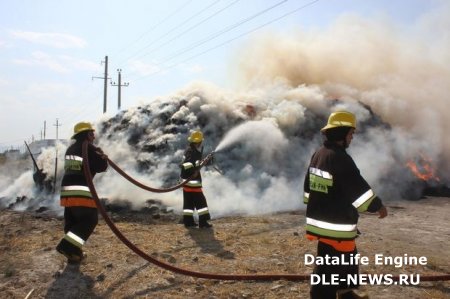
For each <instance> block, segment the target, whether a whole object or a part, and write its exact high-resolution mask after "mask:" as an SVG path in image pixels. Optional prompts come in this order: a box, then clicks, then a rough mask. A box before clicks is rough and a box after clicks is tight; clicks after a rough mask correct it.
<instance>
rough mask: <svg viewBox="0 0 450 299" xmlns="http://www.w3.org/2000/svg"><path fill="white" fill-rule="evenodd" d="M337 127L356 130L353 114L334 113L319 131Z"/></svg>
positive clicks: (345, 112)
mask: <svg viewBox="0 0 450 299" xmlns="http://www.w3.org/2000/svg"><path fill="white" fill-rule="evenodd" d="M338 127H352V128H354V129H356V117H355V115H354V114H353V113H351V112H348V111H336V112H333V113H331V114H330V117H328V123H327V125H326V126H325V127H323V128H322V129H321V130H320V131H321V132H323V131H325V130H328V129H331V128H338Z"/></svg>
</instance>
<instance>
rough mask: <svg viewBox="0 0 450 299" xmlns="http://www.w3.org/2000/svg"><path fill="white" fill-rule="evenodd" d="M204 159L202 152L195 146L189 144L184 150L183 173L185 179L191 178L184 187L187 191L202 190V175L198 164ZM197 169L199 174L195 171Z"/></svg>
mask: <svg viewBox="0 0 450 299" xmlns="http://www.w3.org/2000/svg"><path fill="white" fill-rule="evenodd" d="M201 160H202V153H201V152H200V151H198V150H197V149H196V148H195V147H194V146H191V145H190V146H189V147H188V148H187V149H186V151H185V152H184V157H183V162H182V163H181V165H180V167H181V174H180V176H181V177H182V178H183V179H187V178H191V180H189V182H187V183H186V185H185V187H184V188H183V190H184V191H187V192H202V176H201V174H200V171H197V170H198V168H197V167H198V166H199V165H200V162H201ZM196 171H197V174H196V175H195V176H194V177H192V175H194V173H195V172H196Z"/></svg>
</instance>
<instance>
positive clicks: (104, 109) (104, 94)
mask: <svg viewBox="0 0 450 299" xmlns="http://www.w3.org/2000/svg"><path fill="white" fill-rule="evenodd" d="M102 63H105V75H104V76H103V77H92V80H94V79H103V80H104V84H103V113H106V99H107V97H108V79H111V78H108V56H105V61H102Z"/></svg>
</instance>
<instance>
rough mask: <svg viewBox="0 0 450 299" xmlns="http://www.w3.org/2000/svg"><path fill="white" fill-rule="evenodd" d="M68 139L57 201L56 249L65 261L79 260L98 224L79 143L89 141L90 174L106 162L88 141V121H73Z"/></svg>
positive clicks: (90, 132)
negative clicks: (60, 221)
mask: <svg viewBox="0 0 450 299" xmlns="http://www.w3.org/2000/svg"><path fill="white" fill-rule="evenodd" d="M72 139H75V142H74V143H73V144H71V145H70V146H69V147H68V148H67V151H66V154H65V162H64V177H63V179H62V183H61V194H60V204H61V206H63V207H64V233H65V235H64V237H63V238H62V239H61V241H60V242H59V244H58V245H57V247H56V250H57V251H58V252H59V253H61V254H63V255H64V256H66V257H67V259H68V262H69V263H80V262H81V260H82V259H83V257H84V254H83V250H82V248H83V245H84V243H85V242H86V241H87V239H88V238H89V236H90V235H91V234H92V232H93V231H94V229H95V227H96V226H97V223H98V212H97V206H96V204H95V201H94V199H93V198H92V194H91V192H90V191H89V187H88V185H87V182H86V177H85V176H84V172H83V155H82V145H83V142H84V141H85V140H87V141H88V142H89V144H88V159H89V169H90V171H91V173H92V176H94V175H95V174H96V173H99V172H104V171H106V168H107V167H108V162H107V156H106V155H105V154H104V153H103V151H102V150H101V149H100V148H98V147H96V146H94V145H93V144H92V143H93V141H94V139H95V136H94V129H93V128H92V125H91V124H90V123H87V122H80V123H78V124H76V125H75V127H74V135H73V136H72Z"/></svg>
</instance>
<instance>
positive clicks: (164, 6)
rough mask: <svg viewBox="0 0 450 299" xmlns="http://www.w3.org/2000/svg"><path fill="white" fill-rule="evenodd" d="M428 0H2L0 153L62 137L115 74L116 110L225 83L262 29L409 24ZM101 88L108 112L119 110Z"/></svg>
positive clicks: (86, 115)
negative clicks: (348, 20)
mask: <svg viewBox="0 0 450 299" xmlns="http://www.w3.org/2000/svg"><path fill="white" fill-rule="evenodd" d="M439 3H440V1H430V0H411V1H409V0H403V1H401V0H390V1H384V0H366V1H363V0H318V1H314V0H309V1H308V0H296V1H294V0H291V1H287V0H285V1H283V0H259V1H258V0H219V1H218V0H191V1H189V0H167V1H151V0H130V1H97V0H94V1H92V0H89V1H85V0H78V1H67V0H59V1H56V0H39V1H35V0H18V1H8V0H0V52H1V55H0V88H1V90H2V92H1V94H0V105H1V110H0V123H1V128H2V130H1V131H0V150H4V149H6V148H8V147H10V146H11V145H22V144H23V141H31V138H32V136H34V138H35V139H40V138H41V137H42V135H43V129H44V121H45V122H46V129H47V130H46V137H47V138H56V127H55V126H54V124H55V123H56V119H58V122H59V124H61V126H60V127H59V130H58V132H59V136H58V137H59V138H69V137H70V135H71V132H72V128H73V125H74V124H75V123H76V122H78V121H81V120H87V121H95V120H97V119H99V118H100V117H101V116H102V113H103V80H100V79H93V77H102V76H103V71H104V65H102V64H101V62H102V61H103V60H104V58H105V56H106V55H108V58H109V72H108V73H109V77H111V81H113V82H115V83H117V75H118V72H117V69H121V70H122V80H123V83H125V82H126V83H129V86H128V87H123V88H122V109H126V108H128V107H132V106H136V105H138V104H139V103H140V101H150V100H152V99H154V98H155V97H157V96H165V95H170V94H172V93H173V92H175V91H176V90H177V89H180V88H182V87H183V86H185V85H186V84H188V83H189V82H191V81H194V80H205V81H210V82H213V83H214V84H216V85H218V86H220V87H223V88H231V86H232V81H233V78H230V75H229V70H230V68H231V67H232V66H233V65H232V64H233V56H234V55H236V53H238V50H239V48H240V46H242V44H244V43H245V42H246V40H248V39H249V38H251V37H252V36H254V35H257V34H262V33H263V32H265V31H275V32H287V31H290V30H294V29H295V28H302V29H306V30H308V29H314V30H319V32H320V29H321V28H326V27H327V26H330V25H331V24H333V22H334V21H335V20H336V19H337V18H338V17H339V16H341V15H342V14H349V13H352V14H357V15H360V16H364V17H367V18H372V17H377V18H380V17H381V18H386V19H389V20H390V21H392V22H396V23H398V24H400V25H401V26H403V27H404V28H405V29H406V30H407V29H408V28H409V27H414V24H415V22H416V21H417V19H418V18H419V17H420V16H421V15H422V14H423V13H424V12H427V11H430V10H432V9H433V8H435V7H437V6H438V5H439ZM117 111H118V110H117V87H113V86H108V111H107V115H110V116H112V115H114V114H115V113H117Z"/></svg>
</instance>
